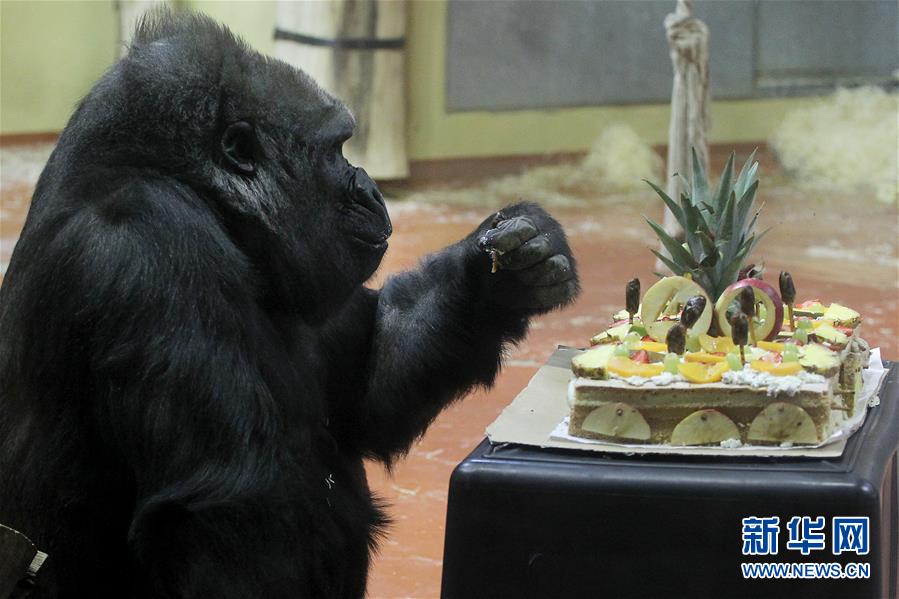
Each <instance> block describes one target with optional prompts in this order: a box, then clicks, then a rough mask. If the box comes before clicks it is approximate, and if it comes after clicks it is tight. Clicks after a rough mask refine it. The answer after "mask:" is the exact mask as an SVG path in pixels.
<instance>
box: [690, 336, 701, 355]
mask: <svg viewBox="0 0 899 599" xmlns="http://www.w3.org/2000/svg"><path fill="white" fill-rule="evenodd" d="M701 350H702V346H701V345H700V344H699V335H696V334H694V333H691V332H688V333H687V351H701Z"/></svg>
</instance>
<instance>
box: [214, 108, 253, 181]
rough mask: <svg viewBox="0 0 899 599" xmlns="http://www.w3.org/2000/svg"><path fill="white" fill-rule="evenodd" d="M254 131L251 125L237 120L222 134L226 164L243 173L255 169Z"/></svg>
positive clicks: (248, 173)
mask: <svg viewBox="0 0 899 599" xmlns="http://www.w3.org/2000/svg"><path fill="white" fill-rule="evenodd" d="M256 147H257V144H256V132H255V131H254V130H253V125H251V124H250V123H248V122H246V121H237V122H236V123H232V124H230V125H228V128H227V129H225V132H224V133H223V134H222V153H223V154H224V156H225V162H226V163H227V164H228V166H229V167H230V168H231V169H233V170H236V171H237V172H239V173H242V174H244V175H250V174H252V173H253V172H254V171H255V170H256Z"/></svg>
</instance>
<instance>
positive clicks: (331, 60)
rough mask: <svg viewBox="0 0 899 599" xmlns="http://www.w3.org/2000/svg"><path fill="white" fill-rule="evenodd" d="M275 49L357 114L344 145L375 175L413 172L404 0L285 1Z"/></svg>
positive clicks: (383, 176)
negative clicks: (408, 150) (408, 153)
mask: <svg viewBox="0 0 899 599" xmlns="http://www.w3.org/2000/svg"><path fill="white" fill-rule="evenodd" d="M275 21H276V29H275V56H277V57H278V58H280V59H282V60H284V61H285V62H288V63H290V64H292V65H294V66H297V67H299V68H301V69H303V70H304V71H305V72H306V73H308V74H309V75H311V76H312V77H313V78H314V79H315V80H316V81H318V83H319V84H320V85H321V86H322V87H323V88H325V89H326V90H328V91H329V92H331V93H332V94H334V95H335V96H337V97H338V98H340V99H341V100H343V102H344V103H346V105H347V106H349V108H350V110H352V111H353V114H354V115H355V116H356V133H355V135H354V136H353V137H352V138H351V139H350V140H349V141H348V142H347V143H346V144H345V145H344V153H345V155H346V157H347V159H348V160H349V161H350V162H353V163H355V164H357V165H358V166H361V167H363V168H365V170H367V171H368V172H369V174H370V175H371V176H372V177H374V178H380V179H398V178H404V177H407V176H408V175H409V165H408V161H407V158H406V103H405V83H404V81H405V38H404V36H405V31H406V5H405V2H403V1H402V0H331V1H330V2H290V1H281V2H278V12H277V17H276V19H275Z"/></svg>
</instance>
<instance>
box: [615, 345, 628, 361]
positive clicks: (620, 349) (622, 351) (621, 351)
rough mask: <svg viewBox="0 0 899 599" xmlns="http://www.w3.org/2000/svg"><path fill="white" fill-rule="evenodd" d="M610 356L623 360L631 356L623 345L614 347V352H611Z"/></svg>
mask: <svg viewBox="0 0 899 599" xmlns="http://www.w3.org/2000/svg"><path fill="white" fill-rule="evenodd" d="M612 355H613V356H620V357H623V358H629V357H630V355H631V352H630V351H628V349H627V346H626V345H624V344H623V343H619V344H618V345H616V346H615V351H613V352H612Z"/></svg>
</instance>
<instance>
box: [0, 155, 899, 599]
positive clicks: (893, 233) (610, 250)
mask: <svg viewBox="0 0 899 599" xmlns="http://www.w3.org/2000/svg"><path fill="white" fill-rule="evenodd" d="M2 151H3V152H4V153H6V152H10V151H16V148H8V147H7V148H3V150H2ZM23 152H27V150H23ZM32 153H33V154H34V156H35V157H34V158H33V159H32V160H31V162H32V163H33V162H35V161H38V163H37V165H34V164H30V163H29V161H28V160H25V161H24V164H25V166H23V164H22V162H21V161H18V162H15V166H16V168H18V169H20V170H21V175H20V176H19V177H18V178H17V177H16V176H15V173H11V172H5V173H3V188H2V195H0V264H3V263H5V262H6V261H8V259H9V254H10V252H11V250H12V244H13V243H14V240H15V238H16V237H17V235H18V232H19V230H20V228H21V225H22V222H23V219H24V214H25V211H26V210H27V203H28V198H29V196H30V193H31V189H32V186H33V182H34V176H35V175H36V173H37V172H39V166H40V164H39V160H40V156H41V155H42V154H41V152H40V151H38V152H32ZM23 155H26V154H25V153H23ZM721 161H722V156H721V155H716V156H715V162H716V163H719V166H718V167H717V168H720V162H721ZM10 164H13V161H11V160H10V155H9V154H5V155H4V162H3V167H4V169H8V167H9V165H10ZM762 166H763V180H762V192H761V198H762V200H764V201H765V202H766V205H765V210H764V212H763V215H762V217H761V218H760V221H761V222H760V226H761V227H762V228H764V227H767V226H772V225H773V226H774V229H773V230H772V231H771V233H770V234H769V235H768V238H767V239H766V240H765V241H764V242H763V243H762V245H761V246H760V248H759V250H758V252H757V255H758V257H756V260H757V261H762V260H763V261H764V262H765V263H766V266H767V270H768V271H769V272H772V273H777V272H778V271H780V270H782V269H787V270H790V271H791V272H792V274H793V278H794V280H795V281H796V287H797V291H798V296H799V298H800V299H809V298H821V299H823V300H827V301H840V302H842V303H845V304H848V305H849V306H851V307H853V308H855V309H857V310H859V311H860V312H861V313H862V314H863V315H864V317H865V324H864V336H865V337H866V338H867V339H868V340H869V341H870V342H871V344H872V346H875V347H876V346H879V347H881V348H883V352H884V355H885V357H886V358H892V359H897V358H899V342H897V339H896V335H897V333H899V326H897V325H899V251H897V239H899V222H897V218H899V214H897V208H896V206H895V205H892V206H888V205H885V204H879V203H877V202H876V201H874V200H873V199H870V198H869V197H867V196H865V195H856V194H845V193H844V194H821V193H810V192H802V191H799V190H797V189H795V188H793V187H792V186H790V185H788V184H785V183H783V181H782V180H781V181H780V183H778V182H777V179H778V177H771V173H772V172H773V171H774V169H773V168H771V167H772V163H771V161H770V158H769V157H766V158H765V160H763V165H762ZM766 173H767V174H766ZM769 177H771V178H772V179H774V181H772V180H771V179H769ZM398 191H402V188H401V187H400V188H398ZM597 194H598V195H599V199H596V200H594V201H592V202H584V204H583V205H582V206H578V207H570V206H569V207H564V208H551V211H552V212H553V214H555V215H556V216H557V218H558V219H559V220H560V221H561V222H562V224H563V225H564V226H565V228H566V230H567V231H568V234H569V237H570V241H571V244H572V246H573V248H574V252H575V255H576V257H577V259H578V262H579V269H580V273H581V278H582V282H583V288H584V292H583V294H582V296H581V298H580V300H579V301H578V302H577V303H576V304H575V305H574V306H572V307H570V308H568V309H567V310H565V311H561V312H556V313H553V314H550V315H548V316H546V317H544V318H542V319H540V320H538V321H537V322H535V323H534V325H533V327H532V332H531V335H530V336H529V337H528V339H527V340H526V341H525V342H524V343H522V344H521V346H519V347H517V348H513V349H511V350H510V352H509V356H508V360H507V361H506V367H505V369H504V371H503V373H502V374H501V375H500V377H499V379H498V381H497V384H496V386H495V387H494V388H493V389H491V390H489V391H477V392H475V393H473V394H472V395H471V396H469V397H467V398H466V399H465V400H464V401H462V402H460V403H458V404H456V405H454V406H452V407H451V408H449V409H448V410H447V411H446V412H444V413H443V414H442V415H441V416H440V417H439V418H438V419H437V421H436V422H435V423H434V425H433V426H432V427H431V429H430V430H429V431H428V433H427V434H426V435H425V437H424V438H423V439H421V441H420V442H419V443H417V444H416V445H415V446H414V447H413V448H412V450H411V452H410V454H409V456H408V458H407V459H406V460H404V461H402V462H400V463H399V464H398V465H397V467H396V469H395V470H394V472H393V473H392V475H387V474H386V473H385V472H384V471H383V469H382V468H380V467H378V466H377V465H374V464H371V465H369V467H368V472H369V476H370V479H371V483H372V487H373V488H374V489H375V490H376V491H377V492H378V493H379V494H380V495H382V496H383V497H384V498H386V499H387V500H388V501H389V502H390V503H391V504H392V508H391V513H392V516H393V518H394V521H395V523H394V525H393V527H392V529H391V531H390V535H389V537H388V538H387V539H386V540H385V541H384V542H383V544H382V546H381V550H380V552H379V554H378V556H377V557H376V558H375V563H374V568H373V571H372V574H371V579H370V584H369V595H370V596H371V597H378V598H381V597H384V598H387V597H391V598H393V597H437V596H438V595H439V589H440V576H441V569H442V568H441V565H442V550H443V527H444V518H445V513H446V499H447V485H448V481H449V475H450V473H451V471H452V469H453V467H454V466H455V465H456V464H457V463H458V462H459V461H461V460H462V459H463V458H464V457H465V456H466V455H467V454H468V452H469V451H471V449H473V448H474V447H475V445H477V443H478V442H479V441H480V440H481V439H482V438H483V436H484V429H485V427H486V426H487V425H488V424H490V422H492V421H493V420H494V419H495V418H496V416H497V415H498V414H499V412H500V411H501V410H502V409H503V407H505V406H506V405H508V403H509V402H511V401H512V399H513V398H514V397H515V395H516V394H517V393H518V391H519V390H521V389H522V388H523V387H524V386H525V384H526V383H527V381H528V379H529V378H530V377H531V376H532V375H533V374H534V372H535V371H536V369H537V368H538V366H539V365H540V364H541V363H542V361H543V360H545V359H546V358H547V357H548V356H549V354H550V353H551V352H552V351H553V349H554V348H555V347H556V345H558V344H566V345H584V344H585V343H586V340H587V339H588V338H589V337H590V336H591V335H592V334H594V333H595V332H597V331H598V330H599V329H600V328H601V327H602V326H603V324H604V323H605V322H606V320H607V318H608V315H609V314H610V313H611V312H612V311H613V310H616V309H618V308H620V307H621V306H622V304H623V299H624V298H623V296H624V283H625V281H626V280H628V279H629V278H631V277H633V276H639V277H640V278H641V279H642V280H643V281H644V285H647V284H648V283H649V282H650V281H652V280H653V275H652V268H653V257H652V255H651V254H650V253H649V248H650V247H655V244H654V243H653V241H652V236H651V232H650V231H649V229H648V228H647V227H646V225H645V224H643V222H642V219H641V215H642V214H647V215H650V216H652V217H654V218H656V219H660V214H661V204H660V202H659V201H657V200H656V199H654V198H653V196H652V194H651V193H650V192H649V191H647V192H645V193H639V194H629V195H625V196H621V195H616V196H611V197H603V196H602V194H601V193H599V192H597V191H596V190H591V193H589V194H585V197H595V196H596V195H597ZM496 208H498V206H488V205H485V206H483V207H482V208H478V209H473V208H471V207H469V206H464V207H463V206H450V205H441V204H428V203H415V204H411V203H408V202H399V201H398V202H392V203H391V206H390V209H391V214H392V217H393V220H394V228H395V233H394V236H393V239H392V241H391V247H390V250H389V251H388V253H387V257H386V259H385V262H384V265H383V266H382V268H381V270H380V272H379V273H378V274H377V275H376V277H375V281H374V282H373V284H375V285H376V284H377V283H378V282H379V281H382V280H383V279H384V277H386V276H388V275H389V274H390V273H393V272H396V271H397V270H400V269H404V268H408V267H412V266H414V265H415V263H416V262H417V261H418V259H419V258H420V257H421V256H422V255H423V254H425V253H427V252H430V251H433V250H436V249H439V248H441V247H443V246H444V245H446V244H448V243H451V242H453V241H455V240H456V239H458V238H459V237H461V236H463V235H465V234H466V233H468V232H469V230H470V229H471V228H472V227H473V226H474V225H476V224H477V223H478V222H480V220H481V219H482V218H483V217H484V216H485V215H487V214H489V213H490V212H491V211H492V210H495V209H496ZM0 272H2V271H0ZM769 278H770V277H769Z"/></svg>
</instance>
